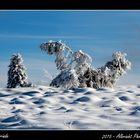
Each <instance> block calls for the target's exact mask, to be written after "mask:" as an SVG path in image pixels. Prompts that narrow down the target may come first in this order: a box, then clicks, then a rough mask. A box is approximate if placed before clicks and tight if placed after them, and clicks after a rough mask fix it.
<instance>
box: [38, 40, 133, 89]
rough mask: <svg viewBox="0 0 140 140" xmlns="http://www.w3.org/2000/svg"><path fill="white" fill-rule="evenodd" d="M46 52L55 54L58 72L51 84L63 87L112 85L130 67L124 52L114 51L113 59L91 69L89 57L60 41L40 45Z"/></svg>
mask: <svg viewBox="0 0 140 140" xmlns="http://www.w3.org/2000/svg"><path fill="white" fill-rule="evenodd" d="M40 48H41V50H43V51H45V52H47V54H50V55H53V54H54V55H55V56H56V59H55V63H56V67H57V69H58V70H61V72H60V74H59V75H58V76H56V78H54V79H53V80H52V82H51V84H50V85H51V86H54V87H63V88H75V87H92V88H96V89H98V88H101V87H113V86H114V85H115V84H116V82H117V80H118V79H119V77H120V76H122V75H123V74H124V73H126V70H127V69H130V68H131V63H130V62H129V61H128V60H127V59H126V54H125V53H121V52H116V53H114V54H113V55H112V57H113V60H112V61H109V62H107V63H106V64H105V66H103V67H101V68H98V69H93V67H92V66H91V63H92V59H91V57H90V56H89V55H88V54H86V53H84V52H83V51H81V50H79V51H77V52H73V51H72V50H71V49H70V48H69V47H68V46H67V45H66V44H64V43H62V42H61V41H49V42H48V43H43V44H41V46H40Z"/></svg>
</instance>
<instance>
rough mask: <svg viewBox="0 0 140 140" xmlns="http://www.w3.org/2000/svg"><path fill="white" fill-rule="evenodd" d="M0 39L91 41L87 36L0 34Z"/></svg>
mask: <svg viewBox="0 0 140 140" xmlns="http://www.w3.org/2000/svg"><path fill="white" fill-rule="evenodd" d="M0 38H15V39H46V38H54V39H55V38H56V39H58V38H60V39H93V37H87V36H74V35H73V36H47V35H21V34H0Z"/></svg>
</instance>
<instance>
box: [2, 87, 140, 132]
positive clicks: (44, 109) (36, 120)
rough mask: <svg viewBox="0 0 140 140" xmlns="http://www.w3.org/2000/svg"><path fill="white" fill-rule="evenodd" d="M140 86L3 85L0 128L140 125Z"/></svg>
mask: <svg viewBox="0 0 140 140" xmlns="http://www.w3.org/2000/svg"><path fill="white" fill-rule="evenodd" d="M139 118H140V87H139V86H119V87H116V88H115V89H109V88H101V89H98V90H96V89H93V88H75V89H73V90H70V89H69V90H61V89H59V88H53V87H45V86H37V87H32V88H17V89H10V88H9V89H0V129H47V130H48V129H49V130H56V129H58V130H87V129H92V130H95V129H98V130H103V129H111V130H112V129H113V130H116V129H124V130H126V129H131V130H132V129H140V125H139V124H140V119H139Z"/></svg>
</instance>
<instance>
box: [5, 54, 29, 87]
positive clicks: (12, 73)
mask: <svg viewBox="0 0 140 140" xmlns="http://www.w3.org/2000/svg"><path fill="white" fill-rule="evenodd" d="M29 86H31V84H29V83H28V82H27V74H26V68H25V67H24V65H23V59H22V56H21V55H20V54H17V55H16V54H14V55H13V56H12V58H11V62H10V65H9V71H8V83H7V88H16V87H29Z"/></svg>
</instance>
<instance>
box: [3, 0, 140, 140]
mask: <svg viewBox="0 0 140 140" xmlns="http://www.w3.org/2000/svg"><path fill="white" fill-rule="evenodd" d="M0 10H140V1H139V0H135V1H134V0H120V1H119V0H1V1H0ZM114 129H115V128H114ZM119 136H120V137H119ZM121 136H122V137H121ZM34 138H35V139H39V140H42V139H46V140H52V139H55V140H62V139H65V140H67V139H71V140H74V139H76V140H78V139H79V140H89V139H111V140H113V139H114V140H115V139H123V138H124V139H127V140H128V139H140V131H139V130H58V131H57V130H28V129H25V130H24V129H22V130H8V129H7V130H5V129H0V139H34Z"/></svg>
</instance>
